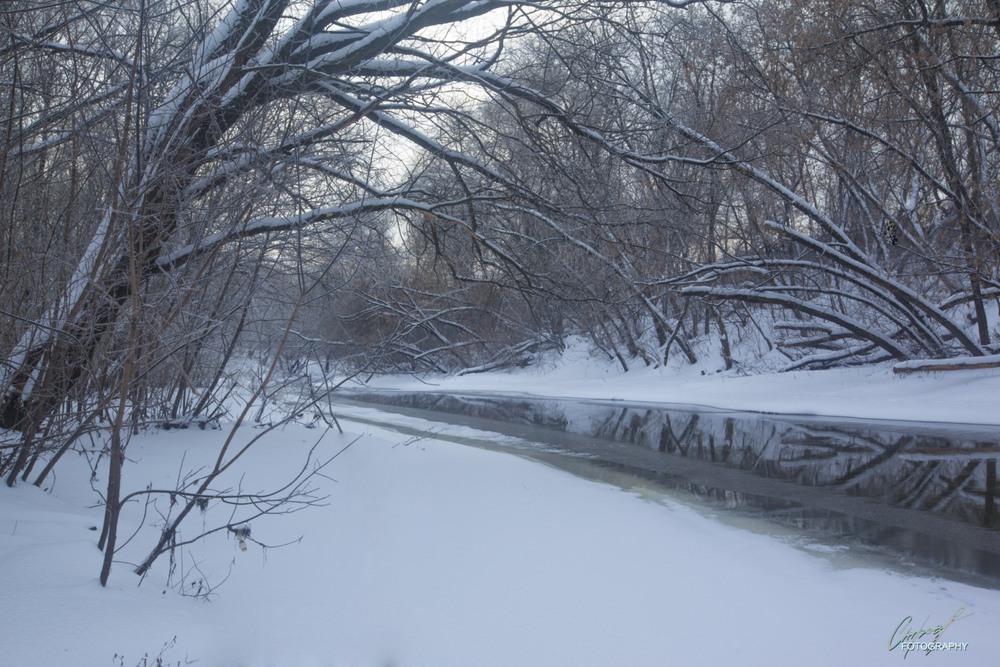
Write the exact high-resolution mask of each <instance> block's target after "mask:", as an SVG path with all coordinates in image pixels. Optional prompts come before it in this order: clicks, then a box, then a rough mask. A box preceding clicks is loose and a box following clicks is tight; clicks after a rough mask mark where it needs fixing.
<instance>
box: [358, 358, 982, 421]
mask: <svg viewBox="0 0 1000 667" xmlns="http://www.w3.org/2000/svg"><path fill="white" fill-rule="evenodd" d="M721 368H722V366H721V364H720V363H718V362H716V361H715V360H709V361H706V362H703V363H700V364H699V365H696V366H683V367H682V366H673V367H669V368H660V369H652V368H640V367H635V368H633V369H632V370H631V371H629V372H628V373H624V372H622V371H621V369H620V367H618V366H616V365H613V364H612V363H611V362H608V361H606V360H605V359H602V358H599V357H596V356H594V355H592V354H591V353H590V352H589V351H588V349H587V347H586V345H583V344H577V345H575V346H572V347H570V348H569V349H568V350H567V351H566V353H565V354H564V355H563V356H562V357H558V358H556V359H553V360H550V361H549V362H548V363H543V364H541V365H539V366H535V367H530V368H526V369H518V370H514V371H506V372H493V373H483V374H480V375H464V376H460V377H441V376H423V377H420V378H415V377H406V376H389V377H376V378H374V379H372V381H371V382H370V383H369V386H371V387H374V388H383V389H399V390H406V391H453V392H455V391H490V392H513V393H521V394H532V395H538V396H549V397H564V398H586V399H610V400H624V401H636V402H641V403H677V404H686V405H706V406H712V407H716V408H727V409H733V410H746V411H754V412H773V413H784V414H801V415H815V416H830V417H855V418H861V419H880V420H909V421H927V422H952V423H968V424H997V425H1000V369H977V370H958V371H942V372H928V373H914V374H906V375H898V374H894V373H893V372H892V365H891V364H884V365H879V366H869V367H862V368H840V369H831V370H822V371H793V372H788V373H761V374H759V375H746V376H742V375H740V374H739V371H738V370H735V371H723V370H721Z"/></svg>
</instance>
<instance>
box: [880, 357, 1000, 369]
mask: <svg viewBox="0 0 1000 667" xmlns="http://www.w3.org/2000/svg"><path fill="white" fill-rule="evenodd" d="M980 368H1000V354H991V355H988V356H985V357H956V358H952V359H912V360H910V361H901V362H899V363H898V364H896V365H895V366H893V367H892V372H893V373H896V374H903V373H922V372H932V371H969V370H975V369H980Z"/></svg>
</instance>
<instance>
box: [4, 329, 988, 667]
mask: <svg viewBox="0 0 1000 667" xmlns="http://www.w3.org/2000/svg"><path fill="white" fill-rule="evenodd" d="M569 354H570V358H569V359H568V361H565V362H564V363H561V364H558V365H556V364H549V365H547V366H546V367H544V368H542V369H524V370H520V371H517V372H510V373H492V374H483V375H473V376H463V377H458V378H450V379H447V380H444V381H440V382H436V383H435V384H436V385H438V386H431V385H428V384H424V383H422V382H419V381H417V380H416V379H412V378H400V377H396V378H383V379H380V380H378V381H377V382H373V384H376V385H378V386H381V387H384V388H388V387H395V388H406V389H418V388H422V389H424V390H427V389H438V388H442V387H446V388H448V389H452V390H470V391H471V390H476V391H483V390H491V391H507V392H510V391H514V390H520V389H521V388H523V387H530V389H531V391H532V392H533V393H537V394H549V395H559V396H569V395H575V396H583V397H587V398H604V399H610V398H619V399H635V400H641V401H645V402H685V403H702V404H711V405H716V406H719V407H734V408H735V407H740V408H752V409H758V410H778V409H782V410H785V411H793V412H804V413H809V414H837V415H849V416H856V417H866V416H871V417H874V416H877V417H879V418H891V419H907V418H922V419H926V420H939V421H969V422H977V423H992V424H995V423H1000V415H998V414H996V413H997V411H996V410H995V407H994V406H995V405H996V403H997V398H998V390H1000V371H997V370H985V371H960V372H949V373H933V374H926V375H920V376H912V375H911V376H906V377H900V376H894V375H893V374H892V372H891V367H888V366H886V367H878V368H867V369H855V370H839V371H825V372H819V373H812V372H798V373H789V374H783V375H761V376H757V377H737V376H735V375H731V374H723V373H718V374H717V373H714V372H712V369H711V366H710V364H703V365H702V367H700V368H699V367H693V368H689V369H676V368H675V369H672V370H668V371H643V372H639V373H627V374H621V373H616V372H614V371H613V370H612V368H613V367H612V366H611V365H610V364H608V365H605V364H604V363H603V362H598V361H596V360H595V359H593V358H591V357H590V356H589V355H588V353H587V352H586V350H585V349H584V348H583V347H582V346H578V347H576V348H573V349H572V350H571V351H570V353H569ZM573 355H576V356H575V358H574V357H573ZM701 371H706V375H704V376H703V375H701ZM423 382H429V380H428V379H427V378H424V379H423ZM355 414H358V413H357V412H356V411H355V412H352V411H345V412H344V414H343V415H341V416H342V423H343V424H344V426H345V430H346V431H347V433H345V434H344V435H340V434H338V433H336V432H330V433H327V434H326V435H325V437H324V438H323V441H322V445H321V447H322V448H323V450H324V451H325V453H326V455H327V456H329V455H332V453H335V452H336V451H338V450H340V449H341V448H342V447H344V446H345V445H346V444H348V443H350V442H351V441H352V440H353V439H354V438H356V437H358V436H360V439H359V440H358V441H357V442H356V443H355V444H353V445H352V446H350V447H349V448H348V449H347V450H345V451H344V453H343V454H342V455H340V456H339V457H338V458H336V459H335V460H334V461H333V462H332V463H331V465H330V467H328V468H327V469H325V470H324V475H325V477H319V478H317V484H318V485H319V487H320V488H319V492H320V493H321V494H322V495H326V496H328V498H327V500H326V501H325V504H324V505H322V506H317V507H310V508H307V509H305V510H304V511H301V512H297V513H294V514H290V515H285V516H278V517H265V518H262V519H257V520H255V521H254V522H253V537H254V539H256V540H259V541H261V542H264V543H270V544H277V543H284V542H288V541H293V540H295V539H296V538H298V537H300V536H301V537H302V541H301V542H298V543H293V544H291V545H290V546H287V547H283V548H275V549H267V550H266V551H265V550H263V549H261V548H260V547H259V546H258V545H257V544H254V543H251V544H250V545H249V548H248V550H247V551H246V552H243V551H241V550H240V549H239V548H238V546H237V544H236V542H234V541H233V540H232V539H230V538H227V537H226V536H225V534H224V533H219V534H216V535H212V536H210V537H208V538H206V539H205V540H204V541H202V542H199V543H197V544H195V545H194V546H192V547H191V548H189V549H187V550H185V552H184V555H183V558H179V559H178V561H177V570H176V571H175V573H174V577H173V581H174V582H175V583H176V581H178V580H179V579H180V578H182V577H183V579H184V582H185V583H184V590H186V591H187V592H193V591H194V590H196V588H197V585H198V581H199V580H202V579H204V580H206V581H208V582H210V583H219V582H220V581H221V580H222V579H223V578H225V577H226V576H227V575H228V579H227V580H226V581H225V583H224V584H223V585H221V586H219V587H218V588H217V589H215V590H214V591H213V593H212V594H211V595H210V596H209V597H210V599H209V601H204V600H201V599H199V598H194V597H185V596H182V595H179V593H178V589H177V588H176V587H173V588H171V587H168V586H167V584H166V578H167V569H168V562H167V560H166V559H165V558H164V559H162V560H161V561H160V562H158V563H157V564H156V566H154V568H153V570H152V572H151V573H150V574H149V576H148V577H147V579H146V580H145V581H144V582H143V583H142V585H141V586H139V585H137V584H138V579H137V577H135V575H133V574H132V573H131V567H130V566H129V565H128V563H135V562H138V561H139V560H141V559H142V557H143V556H144V555H145V553H146V551H147V550H148V549H149V548H150V547H151V546H152V544H153V542H154V541H155V539H156V537H157V535H158V528H157V526H156V523H157V521H158V518H157V513H156V512H155V511H150V512H149V516H148V517H147V522H146V525H145V526H144V527H142V528H138V532H137V534H136V535H135V537H134V538H132V539H131V540H129V541H128V542H127V544H125V546H124V547H123V548H122V551H121V552H120V553H119V554H118V562H117V563H116V565H115V567H114V569H113V571H112V575H111V580H110V585H109V587H108V588H107V589H102V588H101V587H100V586H99V585H98V583H97V575H98V572H99V569H100V558H101V554H100V552H98V550H97V549H96V548H95V544H96V541H97V532H95V531H93V530H91V529H90V528H91V527H96V526H99V525H100V520H101V513H102V511H101V507H100V506H99V505H98V504H97V500H98V497H97V493H96V492H95V491H94V490H92V489H91V488H90V485H89V482H88V479H89V473H88V471H87V467H86V460H85V458H84V457H75V458H73V459H69V460H66V461H64V462H63V464H61V467H60V468H59V469H57V473H58V477H57V478H56V480H55V482H54V485H53V488H52V489H50V490H49V491H48V492H45V491H43V490H40V489H36V488H34V487H32V486H30V485H21V486H18V487H15V488H13V489H8V488H5V487H4V488H0V562H2V563H3V565H4V573H5V584H6V585H5V589H4V594H3V597H2V598H0V628H2V630H0V636H2V638H3V650H4V664H11V665H29V664H30V665H42V666H45V665H66V664H73V665H95V666H98V667H100V666H113V665H123V666H124V667H132V666H133V665H139V664H143V663H142V660H143V658H144V656H147V657H146V660H147V662H148V664H155V663H154V660H155V658H156V657H157V655H158V654H160V653H161V650H162V659H163V664H170V665H173V664H178V663H179V664H182V665H183V664H189V663H188V662H187V661H197V662H194V663H193V664H199V665H213V666H216V665H220V666H227V665H231V666H233V667H236V666H240V667H257V666H260V667H264V666H267V665H316V666H320V665H323V666H326V665H373V666H375V665H378V666H381V665H529V666H530V665H545V666H559V665H572V666H574V667H575V666H578V665H635V666H642V665H667V664H676V665H721V664H726V665H729V664H732V665H772V664H779V665H782V664H802V663H806V662H808V663H809V664H813V665H838V666H839V665H842V664H863V665H895V664H900V663H901V661H903V660H907V661H908V662H903V663H902V664H910V663H914V662H915V663H917V664H922V661H924V660H929V661H932V662H933V664H937V665H962V666H978V665H994V664H996V656H997V655H998V654H1000V633H997V632H996V628H997V627H1000V591H998V590H996V589H986V588H978V587H974V586H970V585H967V584H963V583H958V582H955V581H950V580H946V579H932V578H926V577H922V576H915V575H913V574H909V573H907V572H906V571H905V569H904V566H903V565H902V564H888V563H881V562H875V561H872V560H870V559H863V558H862V557H860V556H858V555H857V554H854V553H852V552H851V551H850V550H845V549H842V548H840V547H837V546H836V545H826V544H816V543H811V542H809V541H808V540H806V538H803V537H800V536H796V535H794V534H792V533H789V532H787V531H786V530H785V529H778V528H775V527H770V526H767V525H764V524H762V523H757V522H755V521H754V520H750V519H740V520H737V519H735V518H733V517H731V516H727V515H715V514H713V513H712V512H711V511H709V510H707V509H706V508H704V507H701V506H699V505H696V504H691V501H688V500H686V499H685V498H683V497H682V496H675V495H673V494H670V493H666V492H663V491H658V490H655V489H651V488H636V487H632V486H628V485H625V484H622V483H621V482H620V481H619V480H617V479H615V478H608V479H605V480H604V481H595V480H592V479H584V478H581V477H576V476H573V475H571V474H569V473H567V472H564V471H561V470H556V469H552V468H549V467H546V466H544V465H541V464H539V463H537V462H533V461H529V460H526V459H522V458H519V457H517V456H514V455H511V454H509V453H502V452H496V451H489V450H487V449H481V448H476V447H470V446H467V445H462V444H457V443H455V442H450V441H445V440H442V439H439V438H435V437H433V436H429V437H426V438H424V439H413V438H410V437H408V436H405V435H400V434H399V433H396V432H394V431H392V430H389V429H388V428H383V427H381V426H375V425H371V424H366V423H362V422H360V421H351V417H352V416H353V415H355ZM364 414H366V415H369V416H371V415H373V414H374V415H377V414H378V413H375V412H374V411H365V413H364ZM382 418H383V419H385V420H387V421H392V422H395V421H396V420H397V419H401V418H397V417H394V416H389V415H383V416H382ZM415 422H416V420H412V419H411V420H410V421H409V423H410V424H411V425H412V424H413V423H415ZM438 428H441V429H444V428H446V427H438ZM469 431H470V430H469V429H467V428H466V429H464V430H462V431H461V432H462V433H468V432H469ZM449 432H451V431H449ZM258 434H259V432H258V431H255V430H254V429H247V432H246V433H245V434H242V435H241V436H240V437H244V438H250V437H253V436H255V435H258ZM319 435H320V432H319V431H318V430H315V429H309V428H307V427H305V426H302V425H289V426H287V427H285V428H284V429H282V430H276V431H273V432H271V433H269V434H266V435H265V436H263V437H262V439H261V440H260V442H259V443H258V444H256V445H255V446H254V448H253V449H251V450H250V452H249V454H248V458H247V459H246V460H245V461H244V462H243V465H242V466H241V468H240V470H239V471H234V472H233V473H232V476H231V477H230V479H229V480H228V482H224V483H228V484H230V485H232V486H234V487H235V486H236V485H237V484H239V485H240V486H241V487H242V488H243V489H248V490H256V489H262V488H269V487H273V486H275V485H277V483H279V482H281V481H282V480H285V479H287V478H288V476H290V475H291V474H292V473H293V471H294V470H295V469H296V468H297V467H298V466H299V465H300V464H301V461H302V457H303V456H304V454H305V452H306V451H308V449H309V447H311V446H312V445H313V444H314V443H315V441H316V440H317V438H318V437H319ZM481 435H482V437H484V438H489V437H490V436H488V435H485V434H481ZM442 437H443V436H442ZM224 439H225V431H211V430H206V431H200V430H196V429H191V430H187V431H169V432H166V431H158V432H148V433H143V434H140V435H139V436H136V437H135V438H133V441H132V443H131V444H130V446H129V449H128V461H127V463H126V465H125V480H126V487H127V488H126V489H125V491H126V492H128V491H133V490H138V489H143V488H145V487H146V485H147V484H152V485H153V487H154V488H158V487H159V488H162V487H163V486H168V487H171V486H172V484H173V482H174V481H175V479H176V478H177V476H178V474H179V470H178V466H180V465H181V464H180V461H181V460H182V456H183V457H184V464H183V465H184V468H185V469H193V468H195V467H197V466H199V465H202V464H203V463H205V462H208V461H211V460H212V459H213V458H214V456H215V455H216V453H217V448H218V446H219V444H220V443H221V442H222V441H223V440H224ZM98 477H99V479H98V480H96V481H95V482H94V485H95V488H98V489H99V488H101V487H102V485H103V483H104V482H103V479H101V478H102V477H103V472H100V473H99V475H98ZM159 509H160V510H164V509H165V507H164V506H163V505H161V506H160V507H159ZM230 511H231V510H229V509H227V508H225V507H223V506H215V505H213V506H211V507H210V508H209V510H208V512H207V513H206V514H205V515H203V516H197V515H196V516H192V517H191V518H189V520H188V524H185V525H184V526H183V527H182V532H183V535H182V537H190V536H191V535H193V534H194V533H195V532H196V531H199V530H201V529H203V528H204V527H212V526H213V525H217V524H218V523H219V522H221V523H226V522H229V521H231V520H232V519H231V518H230ZM141 512H142V508H141V507H139V506H137V505H132V506H129V507H128V508H127V511H126V513H125V517H124V519H123V522H124V523H123V525H122V529H121V531H120V534H121V535H122V539H123V540H128V538H129V536H130V535H131V534H132V532H133V531H135V530H137V526H138V522H139V518H140V515H141ZM236 518H238V517H236ZM783 531H785V532H783ZM935 628H938V629H939V633H938V634H939V637H938V639H939V641H940V642H941V643H942V645H945V646H948V645H949V644H950V643H956V644H958V645H959V647H960V646H961V644H965V646H964V648H965V650H964V651H960V650H958V649H957V648H955V647H951V648H952V650H948V651H939V652H932V653H931V654H930V655H925V654H924V653H923V652H921V651H913V652H910V653H909V654H904V649H903V644H901V643H899V642H900V641H901V640H903V639H904V638H907V637H908V638H912V639H914V640H916V641H928V640H931V639H933V631H934V629H935ZM940 628H943V630H940ZM894 636H895V638H894V639H893V637H894ZM893 642H896V643H897V645H896V647H895V648H891V647H892V645H893Z"/></svg>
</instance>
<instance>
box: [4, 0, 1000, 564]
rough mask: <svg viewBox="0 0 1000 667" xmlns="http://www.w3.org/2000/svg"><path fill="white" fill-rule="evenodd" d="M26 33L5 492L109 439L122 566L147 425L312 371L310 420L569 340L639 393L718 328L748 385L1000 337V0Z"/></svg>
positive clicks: (58, 26) (493, 8)
mask: <svg viewBox="0 0 1000 667" xmlns="http://www.w3.org/2000/svg"><path fill="white" fill-rule="evenodd" d="M0 24H2V26H3V27H2V35H0V79H2V81H3V84H4V85H3V86H2V88H0V91H2V92H0V105H2V106H3V108H4V109H5V111H6V113H5V114H4V115H3V116H2V117H3V118H4V120H3V121H2V123H3V124H2V127H0V220H2V222H0V253H2V255H3V260H2V261H0V319H2V321H3V322H4V325H3V327H0V427H2V429H3V431H2V433H3V439H2V441H0V473H2V474H4V475H5V477H6V480H7V483H8V484H14V483H15V482H16V481H17V480H31V481H34V482H35V483H37V484H41V483H42V481H43V480H44V479H45V478H46V476H47V475H48V474H50V472H51V470H52V467H53V465H55V463H56V462H57V461H58V460H59V458H60V457H61V456H62V455H63V454H64V453H65V452H66V451H69V449H70V448H71V447H73V446H74V443H76V442H78V441H79V440H80V438H81V437H83V436H84V435H86V434H88V433H99V434H102V435H104V436H106V438H107V448H108V456H107V458H106V461H107V465H108V474H107V478H108V489H107V492H106V493H105V497H104V500H105V503H106V505H107V507H108V518H107V521H106V526H105V532H106V534H107V537H108V540H107V543H105V540H103V539H102V546H104V548H105V550H106V553H107V554H108V560H107V562H106V568H107V567H110V562H111V560H110V559H111V557H112V556H113V553H114V550H115V539H114V527H115V524H116V522H117V511H118V510H119V509H120V506H121V502H122V501H121V498H122V495H123V493H122V488H121V480H122V470H121V467H122V462H123V461H124V455H123V454H124V449H125V447H126V446H127V442H128V437H129V435H130V434H131V433H134V432H136V431H137V430H138V429H140V428H142V427H144V426H145V425H149V424H159V425H164V426H169V427H178V426H184V425H186V424H189V423H201V424H205V423H210V422H212V421H213V420H218V419H219V418H220V417H222V416H224V415H225V413H226V410H227V409H231V406H232V405H234V404H241V403H240V401H242V402H243V403H242V404H244V405H246V407H247V408H249V404H248V403H247V401H248V399H251V398H252V399H254V400H256V401H258V403H259V402H260V401H262V400H268V397H272V396H274V395H275V392H276V391H277V389H276V386H280V383H281V382H286V381H288V382H290V381H297V378H302V377H304V376H305V373H306V372H307V371H308V372H309V373H311V374H312V375H311V380H310V381H308V382H305V381H303V382H302V383H300V385H299V386H300V389H301V392H300V398H301V401H303V403H300V404H298V405H297V406H296V409H295V410H291V411H290V414H292V413H294V414H299V413H302V410H301V409H299V408H301V406H302V405H304V404H308V403H309V402H310V401H312V402H313V403H314V404H315V402H316V401H320V400H325V398H324V397H323V396H321V395H320V394H319V393H317V390H316V387H315V385H314V384H313V382H312V380H315V379H316V377H317V373H318V374H319V375H320V376H322V377H324V378H334V377H340V378H342V377H344V376H345V375H347V374H351V373H373V372H380V371H400V370H403V371H440V372H476V371H483V370H489V369H493V368H500V367H504V366H510V365H517V364H526V363H530V362H531V360H532V359H533V357H534V355H535V354H537V353H538V352H539V351H541V350H544V349H560V348H561V347H562V346H563V344H564V342H565V340H566V337H567V336H570V335H583V336H586V337H588V338H589V339H590V340H591V341H592V342H593V344H594V347H595V350H599V351H603V353H605V354H607V355H608V357H609V358H611V359H616V360H617V362H618V363H620V365H621V366H622V367H623V369H625V370H628V369H629V368H630V367H631V366H632V365H634V364H636V363H640V364H648V365H662V364H666V363H668V362H670V361H671V360H672V359H674V358H677V359H679V360H680V363H694V362H696V361H697V354H698V353H699V349H700V348H699V347H698V346H697V345H696V344H695V343H696V341H698V340H699V338H711V339H712V340H716V341H719V342H718V345H719V346H720V348H721V349H720V352H721V354H722V357H723V358H724V359H725V362H726V364H727V365H730V366H731V365H734V364H737V363H739V359H737V358H734V355H733V350H732V347H731V341H735V340H736V339H738V338H741V337H745V336H752V337H756V338H758V339H760V340H762V341H763V342H764V344H766V345H768V346H770V347H772V348H773V349H775V350H777V351H778V353H779V354H782V355H784V358H785V359H786V360H787V361H786V363H785V367H786V368H797V367H819V366H826V365H836V364H857V363H869V362H874V361H880V360H890V359H893V360H907V359H912V358H924V357H931V358H935V357H936V358H940V357H949V356H982V355H986V354H990V353H993V352H996V351H997V340H996V338H997V336H998V332H997V329H996V322H997V321H998V304H1000V270H998V262H1000V220H998V210H997V195H998V192H997V184H996V178H995V175H996V173H997V171H998V167H1000V155H998V142H1000V125H998V122H997V113H996V111H997V104H998V102H1000V77H998V67H1000V66H998V64H997V58H996V55H997V53H998V52H1000V49H998V47H1000V6H998V5H997V3H995V2H993V1H992V0H982V1H971V0H970V1H962V2H960V1H949V0H935V1H933V2H924V1H922V0H894V1H892V2H886V3H875V4H870V5H865V4H862V5H858V4H857V3H848V2H844V1H842V0H809V1H808V2H805V3H802V2H796V3H791V2H786V1H784V0H748V1H747V2H739V3H737V2H688V1H682V2H663V1H661V2H655V1H652V0H651V1H647V2H637V1H636V2H624V1H623V2H608V3H584V2H575V1H573V0H565V1H563V2H542V3H521V2H514V1H505V0H478V1H463V0H432V1H428V2H419V1H403V0H351V1H341V2H330V1H325V0H310V1H304V0H303V1H292V0H127V1H126V2H121V3H99V2H91V1H88V0H72V1H71V0H65V1H59V0H57V1H54V2H46V3H37V2H18V1H12V2H7V3H4V4H3V5H2V6H0ZM706 334H711V336H706ZM275 383H278V384H277V385H276V384H275ZM253 414H258V415H263V414H264V411H263V410H261V409H258V410H257V412H256V413H253V412H250V411H245V412H243V413H242V414H235V415H232V417H234V418H236V421H237V422H242V421H244V420H245V419H252V418H253ZM228 446H229V445H228V444H227V445H226V447H228ZM225 454H226V450H225V448H224V451H223V454H222V455H220V458H219V463H218V465H217V469H218V468H221V469H222V470H224V469H226V468H227V467H228V466H230V465H231V464H232V463H234V460H233V459H229V458H227V456H226V455H225ZM212 479H214V478H212ZM211 481H212V480H209V481H208V483H207V484H205V479H193V480H188V482H187V483H188V484H189V486H188V487H185V488H187V489H188V490H186V491H185V490H183V489H182V490H181V491H182V493H181V496H180V497H183V498H186V499H187V500H186V505H185V508H186V509H185V510H183V511H182V514H181V516H182V517H183V515H185V514H186V513H187V512H189V511H190V510H191V509H192V508H193V507H195V506H196V505H197V503H198V502H201V501H202V500H203V499H204V497H205V493H206V492H208V491H209V490H210V489H211V488H212V487H211ZM295 488H299V487H295ZM192 489H193V490H192ZM184 494H188V495H184ZM171 525H173V524H171ZM164 535H165V539H166V540H167V541H169V538H170V535H169V534H168V531H167V530H165V532H164ZM162 546H163V545H162V544H161V545H160V547H158V549H159V551H158V550H157V549H154V551H153V553H154V554H157V553H162ZM106 575H107V573H106V572H105V573H104V578H105V579H106Z"/></svg>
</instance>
